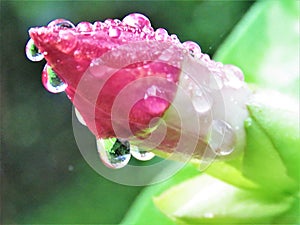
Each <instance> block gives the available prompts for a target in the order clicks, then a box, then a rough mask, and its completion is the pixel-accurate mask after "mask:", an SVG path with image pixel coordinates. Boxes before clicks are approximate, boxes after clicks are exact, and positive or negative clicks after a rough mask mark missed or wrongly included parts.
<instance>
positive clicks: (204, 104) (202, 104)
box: [192, 88, 212, 113]
mask: <svg viewBox="0 0 300 225" xmlns="http://www.w3.org/2000/svg"><path fill="white" fill-rule="evenodd" d="M192 103H193V106H194V108H195V110H196V111H197V112H198V113H206V112H208V111H209V110H210V109H211V106H212V99H211V98H210V97H209V96H208V95H206V94H205V92H203V91H202V90H201V89H199V88H194V90H193V91H192Z"/></svg>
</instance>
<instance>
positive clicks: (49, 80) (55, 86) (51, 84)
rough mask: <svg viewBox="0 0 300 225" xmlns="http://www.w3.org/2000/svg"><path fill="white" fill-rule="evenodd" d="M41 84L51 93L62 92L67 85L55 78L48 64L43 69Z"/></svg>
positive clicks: (55, 75)
mask: <svg viewBox="0 0 300 225" xmlns="http://www.w3.org/2000/svg"><path fill="white" fill-rule="evenodd" d="M42 83H43V85H44V87H45V88H46V89H47V90H48V91H49V92H52V93H60V92H63V91H65V90H66V88H67V87H68V85H67V84H66V83H64V82H63V81H62V80H61V79H60V78H59V77H58V76H57V74H56V73H55V72H54V71H53V69H52V68H51V67H50V66H49V65H48V64H46V65H45V67H44V69H43V73H42Z"/></svg>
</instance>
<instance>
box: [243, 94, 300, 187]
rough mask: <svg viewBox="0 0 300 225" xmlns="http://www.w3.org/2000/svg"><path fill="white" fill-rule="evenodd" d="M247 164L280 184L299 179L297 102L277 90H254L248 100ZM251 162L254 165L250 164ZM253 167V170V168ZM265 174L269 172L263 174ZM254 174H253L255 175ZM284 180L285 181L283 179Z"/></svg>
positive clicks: (287, 183) (299, 139) (299, 146)
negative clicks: (249, 122) (249, 121)
mask: <svg viewBox="0 0 300 225" xmlns="http://www.w3.org/2000/svg"><path fill="white" fill-rule="evenodd" d="M248 110H249V112H250V115H251V119H252V121H251V124H250V125H248V126H246V129H247V148H246V155H245V159H244V161H245V164H246V165H245V166H246V167H247V168H248V169H247V171H248V173H251V174H252V175H253V176H256V177H257V178H258V177H260V178H261V179H262V181H263V180H264V179H267V180H265V181H264V182H272V183H270V185H271V184H274V183H273V182H275V183H277V184H278V187H282V186H285V185H289V184H291V183H290V182H288V179H287V176H286V174H287V175H288V176H289V177H291V178H293V179H294V180H296V181H297V182H298V183H299V180H300V174H299V171H300V167H299V162H300V135H299V133H300V131H299V108H298V104H297V102H294V101H293V100H292V99H290V98H288V97H287V96H284V95H281V94H279V93H277V92H270V91H260V92H257V93H255V95H254V96H253V98H252V101H251V102H250V103H249V104H248ZM251 164H252V165H251ZM251 170H252V171H251ZM264 174H266V175H264ZM253 176H252V177H253ZM282 182H284V183H282Z"/></svg>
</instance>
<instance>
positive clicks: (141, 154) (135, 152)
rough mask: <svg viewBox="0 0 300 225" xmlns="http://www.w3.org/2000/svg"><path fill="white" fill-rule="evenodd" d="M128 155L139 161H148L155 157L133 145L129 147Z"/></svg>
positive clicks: (151, 153)
mask: <svg viewBox="0 0 300 225" xmlns="http://www.w3.org/2000/svg"><path fill="white" fill-rule="evenodd" d="M130 153H131V155H132V156H133V157H134V158H136V159H138V160H140V161H148V160H151V159H153V158H154V156H155V154H154V153H153V152H148V151H142V150H139V148H138V147H137V146H134V145H131V146H130Z"/></svg>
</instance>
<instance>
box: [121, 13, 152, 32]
mask: <svg viewBox="0 0 300 225" xmlns="http://www.w3.org/2000/svg"><path fill="white" fill-rule="evenodd" d="M122 22H123V23H124V24H126V25H129V26H132V27H135V28H139V29H142V28H143V27H145V26H148V27H151V23H150V20H149V19H148V18H147V17H146V16H144V15H142V14H140V13H132V14H129V15H128V16H126V17H124V19H123V20H122Z"/></svg>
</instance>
